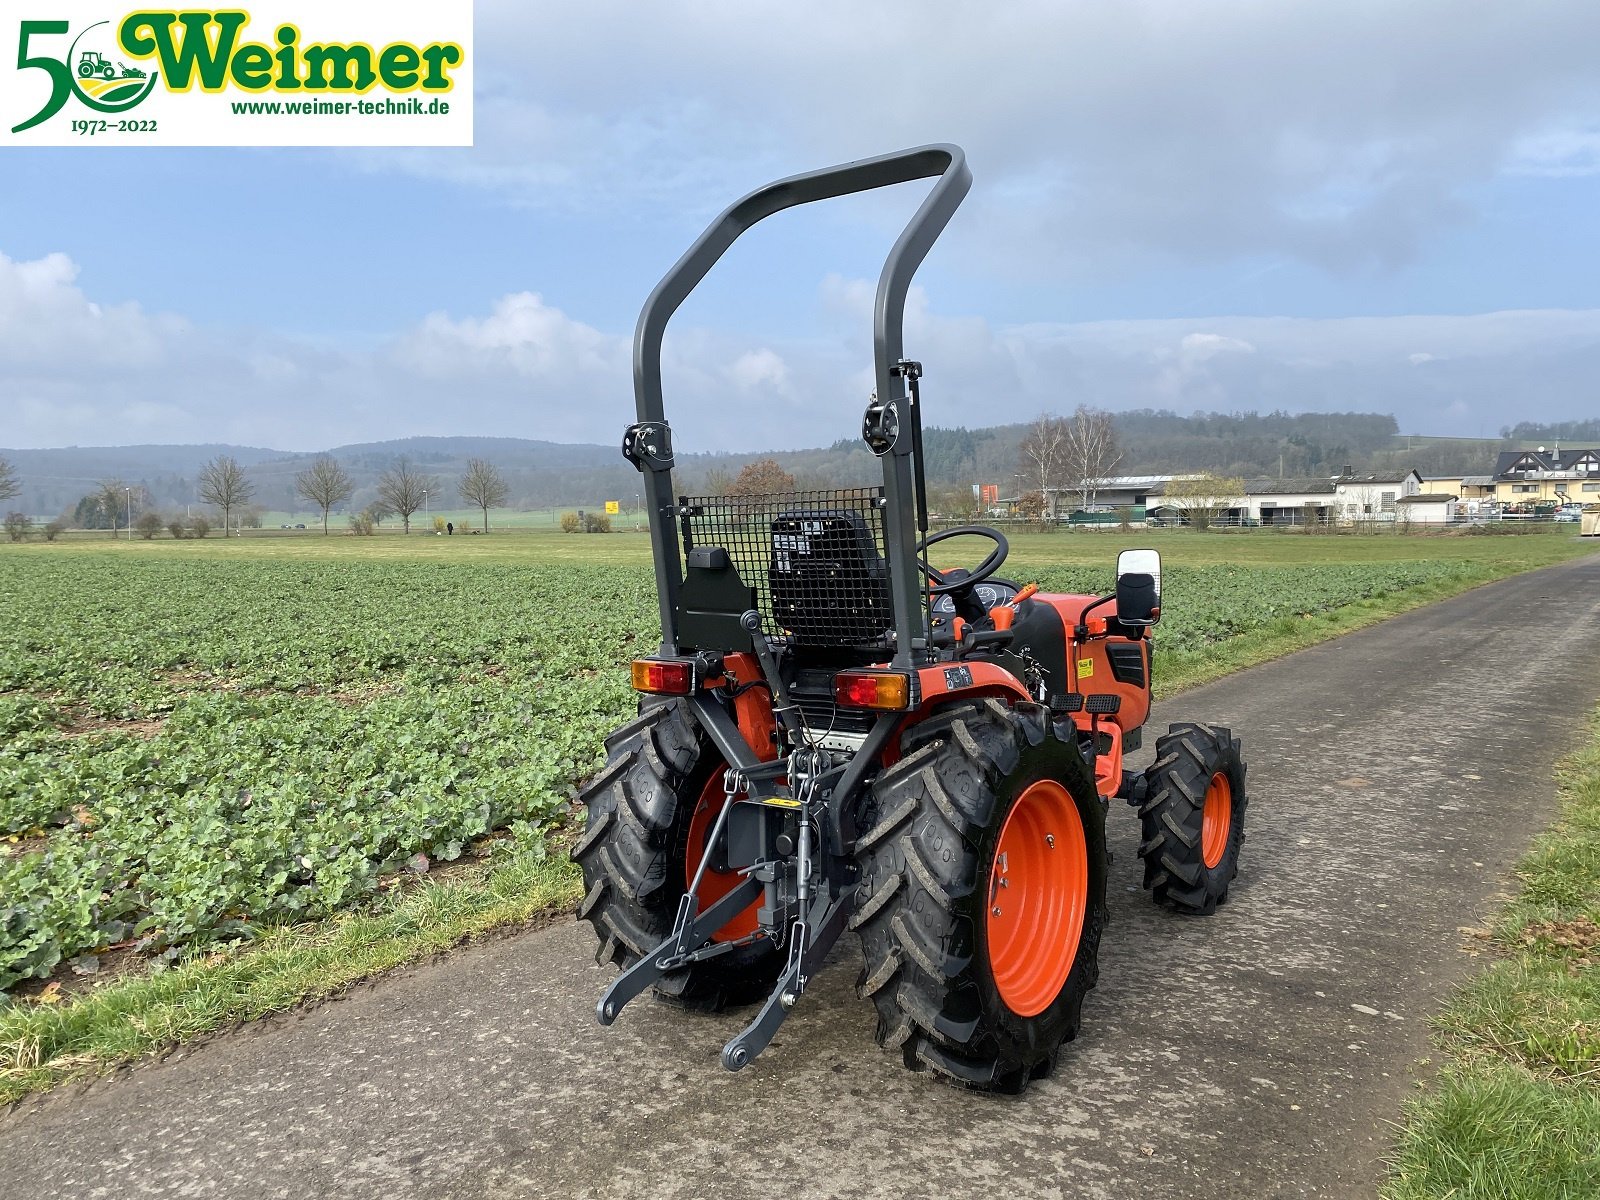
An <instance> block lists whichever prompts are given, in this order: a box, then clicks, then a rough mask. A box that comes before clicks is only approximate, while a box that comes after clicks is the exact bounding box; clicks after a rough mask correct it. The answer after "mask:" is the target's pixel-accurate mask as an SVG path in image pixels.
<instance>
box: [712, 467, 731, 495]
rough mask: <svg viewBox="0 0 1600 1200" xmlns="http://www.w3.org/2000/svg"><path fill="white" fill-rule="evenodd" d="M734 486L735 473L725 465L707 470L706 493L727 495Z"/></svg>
mask: <svg viewBox="0 0 1600 1200" xmlns="http://www.w3.org/2000/svg"><path fill="white" fill-rule="evenodd" d="M732 486H733V474H732V472H730V471H728V470H727V469H726V468H725V467H712V468H711V469H710V470H709V471H707V472H706V482H705V493H706V495H708V496H726V495H727V494H728V489H729V488H731V487H732Z"/></svg>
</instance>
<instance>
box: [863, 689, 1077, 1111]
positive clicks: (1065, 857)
mask: <svg viewBox="0 0 1600 1200" xmlns="http://www.w3.org/2000/svg"><path fill="white" fill-rule="evenodd" d="M1066 728H1067V736H1066V738H1065V739H1063V738H1061V737H1058V736H1057V734H1056V732H1055V729H1054V727H1053V726H1052V724H1051V722H1050V720H1049V716H1048V713H1047V712H1046V710H1044V709H1042V708H1040V707H1038V706H1037V705H1031V704H1022V705H1018V706H1016V707H1015V708H1010V709H1008V708H1006V707H1005V706H1004V705H1002V704H1000V703H999V702H998V701H995V700H980V701H975V702H968V703H959V704H954V705H952V706H950V707H949V708H946V709H942V710H940V711H938V712H936V713H934V714H933V715H932V716H930V717H929V718H928V719H927V720H925V721H922V722H921V723H919V724H918V725H916V726H915V727H913V728H912V729H911V730H910V731H909V732H907V733H906V734H905V736H904V738H903V739H902V742H901V749H902V751H903V754H904V757H902V758H901V759H900V760H899V761H898V762H896V763H895V764H894V765H892V766H890V767H888V768H886V769H885V770H884V771H883V772H882V773H881V774H880V775H879V776H878V778H877V780H876V781H875V782H874V783H873V785H872V790H871V794H870V799H869V803H868V805H867V814H866V815H867V817H868V820H867V821H866V822H864V825H865V827H866V832H865V833H864V834H863V835H862V837H861V838H860V840H859V842H858V843H857V852H856V853H857V861H858V863H859V865H860V868H861V878H860V882H859V883H858V884H857V887H856V895H855V911H854V914H853V916H852V917H851V926H852V928H854V929H856V930H857V932H858V933H859V934H860V937H861V945H862V949H863V952H864V954H865V958H866V964H865V966H864V968H863V970H862V972H861V978H860V980H859V981H858V984H857V991H858V993H859V994H860V995H861V996H862V997H863V998H864V999H871V1001H872V1003H873V1005H874V1006H875V1007H876V1009H877V1013H878V1027H877V1039H878V1044H879V1045H881V1046H883V1047H884V1048H885V1049H889V1050H898V1051H899V1052H900V1054H901V1056H902V1058H903V1059H904V1061H905V1065H906V1066H907V1067H910V1068H911V1069H912V1070H922V1069H924V1068H931V1069H932V1070H933V1071H935V1072H936V1073H938V1074H939V1075H940V1076H943V1077H944V1078H946V1079H949V1080H951V1081H953V1082H955V1083H957V1084H960V1085H964V1086H967V1087H972V1088H979V1089H983V1090H987V1091H998V1092H1013V1093H1014V1092H1020V1091H1021V1090H1022V1089H1023V1088H1025V1087H1027V1085H1028V1084H1029V1082H1030V1081H1032V1080H1034V1079H1040V1078H1043V1077H1045V1076H1046V1075H1048V1074H1049V1073H1050V1072H1051V1071H1052V1070H1053V1069H1054V1067H1055V1064H1056V1058H1057V1055H1058V1054H1059V1052H1060V1048H1061V1044H1062V1043H1063V1042H1066V1041H1071V1040H1072V1039H1073V1038H1074V1037H1076V1036H1077V1033H1078V1022H1079V1018H1080V1015H1081V1012H1082V1008H1083V998H1084V996H1085V994H1086V993H1087V992H1088V991H1089V989H1090V988H1092V987H1094V985H1095V983H1096V982H1097V981H1098V978H1099V963H1098V954H1099V948H1100V934H1101V931H1102V929H1103V928H1104V927H1105V922H1106V902H1105V889H1106V863H1107V855H1106V844H1105V806H1104V804H1103V802H1102V801H1101V800H1100V798H1099V796H1098V795H1096V793H1095V786H1094V776H1093V774H1092V773H1091V772H1090V770H1089V767H1088V765H1087V764H1086V763H1085V762H1084V759H1083V755H1082V753H1081V752H1080V751H1079V749H1078V747H1077V744H1076V736H1075V732H1074V731H1073V730H1072V728H1071V727H1070V726H1067V727H1066ZM1056 856H1060V857H1056ZM1013 883H1015V884H1016V886H1012V885H1013ZM1030 897H1031V902H1030V900H1029V898H1030ZM1012 903H1015V905H1016V907H1015V908H1012V907H1011V904H1012ZM1007 910H1009V913H1010V915H1009V917H1008V916H1007V915H1006V914H1007ZM1019 917H1026V918H1028V919H1027V920H1024V921H1022V922H1021V923H1020V925H1019V924H1017V923H1016V922H1017V919H1018V918H1019Z"/></svg>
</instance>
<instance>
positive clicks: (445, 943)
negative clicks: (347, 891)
mask: <svg viewBox="0 0 1600 1200" xmlns="http://www.w3.org/2000/svg"><path fill="white" fill-rule="evenodd" d="M580 891H581V889H580V887H579V882H578V872H577V869H576V868H575V867H573V866H572V865H571V864H570V863H569V862H567V859H566V853H565V851H564V850H562V851H559V852H555V853H553V854H552V855H551V856H550V857H544V856H542V855H541V854H540V853H537V852H529V851H523V852H522V853H520V854H516V855H513V856H510V857H508V858H506V859H505V860H504V861H501V862H499V863H495V864H474V865H472V866H469V867H466V868H464V869H463V870H462V871H461V872H460V873H459V874H458V875H457V876H456V877H455V878H452V879H450V880H449V881H447V882H437V881H433V880H425V881H423V882H420V883H419V884H418V885H417V886H415V887H410V888H406V889H403V890H400V891H398V892H396V893H394V894H391V895H390V896H388V897H386V898H385V899H384V900H383V901H380V902H379V903H378V904H376V905H374V906H373V907H371V908H369V909H367V910H366V911H363V912H352V913H346V914H342V915H340V916H337V917H333V918H330V919H328V920H326V921H322V922H316V923H312V924H307V925H294V926H280V927H278V928H275V929H269V930H267V931H266V932H265V933H263V935H262V936H261V937H259V938H257V939H256V940H254V941H251V942H246V943H240V944H238V945H236V946H233V947H230V948H229V949H227V950H224V951H215V952H212V953H207V954H202V955H197V956H195V957H194V958H191V959H189V960H187V961H185V962H183V963H181V964H180V965H178V966H176V967H173V968H171V969H169V970H166V971H162V972H160V973H158V974H138V975H130V976H127V977H125V978H122V979H119V980H116V981H114V982H111V983H109V984H107V985H106V986H103V987H97V988H94V989H93V990H91V991H88V992H85V993H83V994H81V995H79V996H77V997H74V998H72V999H69V1000H65V1001H63V1002H61V1003H59V1004H44V1003H38V1002H33V1003H28V1004H13V1005H11V1006H10V1007H7V1008H0V1103H5V1102H9V1101H15V1100H19V1099H21V1098H22V1097H24V1096H26V1095H28V1094H29V1093H32V1092H41V1091H44V1090H46V1089H48V1088H51V1087H55V1086H56V1085H58V1084H61V1083H64V1082H67V1081H69V1080H73V1079H79V1078H84V1077H88V1076H93V1075H98V1074H102V1073H104V1072H105V1071H107V1070H109V1069H111V1068H114V1067H116V1066H119V1065H122V1064H125V1063H130V1062H133V1061H135V1060H137V1059H140V1058H143V1057H144V1056H146V1055H148V1054H152V1053H154V1052H156V1051H159V1050H162V1049H166V1048H169V1047H172V1046H176V1045H181V1044H183V1043H185V1042H191V1041H194V1040H196V1039H197V1038H200V1037H203V1036H204V1035H206V1034H208V1033H212V1032H214V1031H216V1030H218V1029H223V1028H227V1027H229V1026H232V1025H236V1024H238V1023H239V1022H241V1021H250V1020H254V1019H255V1018H257V1017H264V1016H267V1015H269V1014H271V1013H275V1012H283V1011H285V1010H287V1009H291V1008H294V1007H296V1006H298V1005H301V1004H306V1003H309V1002H313V1001H316V1000H322V999H326V998H327V997H329V996H334V995H337V994H338V993H340V992H342V991H344V990H346V989H347V988H349V987H350V986H351V985H353V984H356V983H359V982H360V981H362V980H364V979H368V978H370V977H372V976H374V975H378V974H380V973H382V972H384V971H388V970H391V969H393V968H395V967H399V966H403V965H405V964H407V963H414V962H417V961H418V960H420V959H424V958H426V957H428V956H429V955H430V954H436V953H438V952H439V951H442V950H446V949H449V948H450V947H451V946H455V945H457V944H459V943H461V942H463V941H466V940H468V939H470V938H473V937H476V936H479V935H482V934H484V933H487V932H489V931H491V930H496V929H513V928H519V927H522V926H526V925H528V924H530V923H536V922H538V921H539V920H541V919H543V918H546V917H548V916H549V914H551V913H552V912H555V911H561V910H569V909H571V908H572V907H573V906H574V905H576V904H577V902H578V896H579V895H580Z"/></svg>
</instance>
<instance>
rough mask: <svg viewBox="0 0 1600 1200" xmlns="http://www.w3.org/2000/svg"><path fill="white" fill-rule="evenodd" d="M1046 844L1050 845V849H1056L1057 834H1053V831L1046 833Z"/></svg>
mask: <svg viewBox="0 0 1600 1200" xmlns="http://www.w3.org/2000/svg"><path fill="white" fill-rule="evenodd" d="M1044 844H1045V845H1046V846H1049V847H1050V849H1052V850H1054V849H1055V848H1056V835H1055V834H1053V833H1047V834H1045V835H1044Z"/></svg>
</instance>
